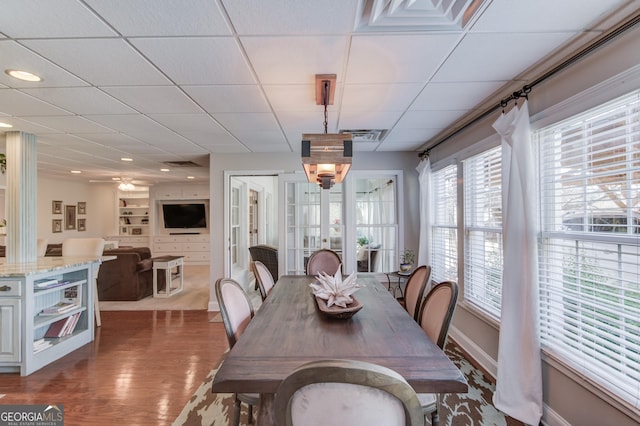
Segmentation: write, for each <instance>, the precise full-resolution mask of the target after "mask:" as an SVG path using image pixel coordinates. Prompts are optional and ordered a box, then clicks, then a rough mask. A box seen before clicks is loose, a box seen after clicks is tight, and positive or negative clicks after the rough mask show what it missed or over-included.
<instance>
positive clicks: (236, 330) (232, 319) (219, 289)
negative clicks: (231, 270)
mask: <svg viewBox="0 0 640 426" xmlns="http://www.w3.org/2000/svg"><path fill="white" fill-rule="evenodd" d="M215 288H216V297H217V298H218V304H219V305H220V315H221V316H222V322H223V323H224V330H225V332H226V333H227V341H228V342H229V348H232V347H233V346H234V345H235V344H236V342H237V341H238V339H239V338H240V336H241V335H242V333H244V330H245V329H246V328H247V325H249V322H250V321H251V319H252V318H253V315H254V310H253V305H252V304H251V300H250V299H249V296H247V293H246V292H245V291H244V289H243V288H242V286H241V285H240V284H238V282H237V281H236V280H234V279H232V278H220V279H218V280H217V281H216V284H215Z"/></svg>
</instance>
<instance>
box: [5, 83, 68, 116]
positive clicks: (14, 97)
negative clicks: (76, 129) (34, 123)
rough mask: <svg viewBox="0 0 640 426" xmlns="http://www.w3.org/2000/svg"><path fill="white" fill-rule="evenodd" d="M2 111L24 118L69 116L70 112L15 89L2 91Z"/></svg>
mask: <svg viewBox="0 0 640 426" xmlns="http://www.w3.org/2000/svg"><path fill="white" fill-rule="evenodd" d="M0 111H1V112H2V113H4V114H7V115H16V116H22V117H28V116H37V115H69V112H68V111H65V110H63V109H60V108H56V107H55V106H53V105H50V104H48V103H46V102H43V101H41V100H39V99H36V98H34V97H31V96H29V95H27V94H24V93H21V92H19V91H17V90H14V89H0Z"/></svg>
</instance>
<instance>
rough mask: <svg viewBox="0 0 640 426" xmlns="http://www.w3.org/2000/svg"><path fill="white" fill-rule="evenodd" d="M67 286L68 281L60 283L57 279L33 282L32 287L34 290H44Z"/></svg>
mask: <svg viewBox="0 0 640 426" xmlns="http://www.w3.org/2000/svg"><path fill="white" fill-rule="evenodd" d="M65 284H69V281H60V280H58V279H44V280H39V281H34V282H33V287H34V288H35V289H36V290H45V289H47V288H53V287H60V286H62V285H65Z"/></svg>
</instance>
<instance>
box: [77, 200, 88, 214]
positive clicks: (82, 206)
mask: <svg viewBox="0 0 640 426" xmlns="http://www.w3.org/2000/svg"><path fill="white" fill-rule="evenodd" d="M78 214H87V203H86V202H84V201H80V202H78Z"/></svg>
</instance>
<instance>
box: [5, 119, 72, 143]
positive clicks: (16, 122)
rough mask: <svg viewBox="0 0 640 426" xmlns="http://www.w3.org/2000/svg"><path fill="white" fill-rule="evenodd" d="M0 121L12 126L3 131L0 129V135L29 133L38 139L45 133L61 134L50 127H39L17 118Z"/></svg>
mask: <svg viewBox="0 0 640 426" xmlns="http://www.w3.org/2000/svg"><path fill="white" fill-rule="evenodd" d="M2 121H3V122H4V123H9V124H11V125H13V127H12V128H9V129H5V128H0V133H5V132H6V131H12V130H18V131H21V132H25V133H31V134H32V135H36V136H37V137H38V139H40V135H42V134H45V133H61V132H60V131H59V130H56V129H52V128H50V127H45V126H40V125H38V124H35V123H31V122H29V121H27V120H24V119H21V118H18V117H5V116H3V117H2Z"/></svg>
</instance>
